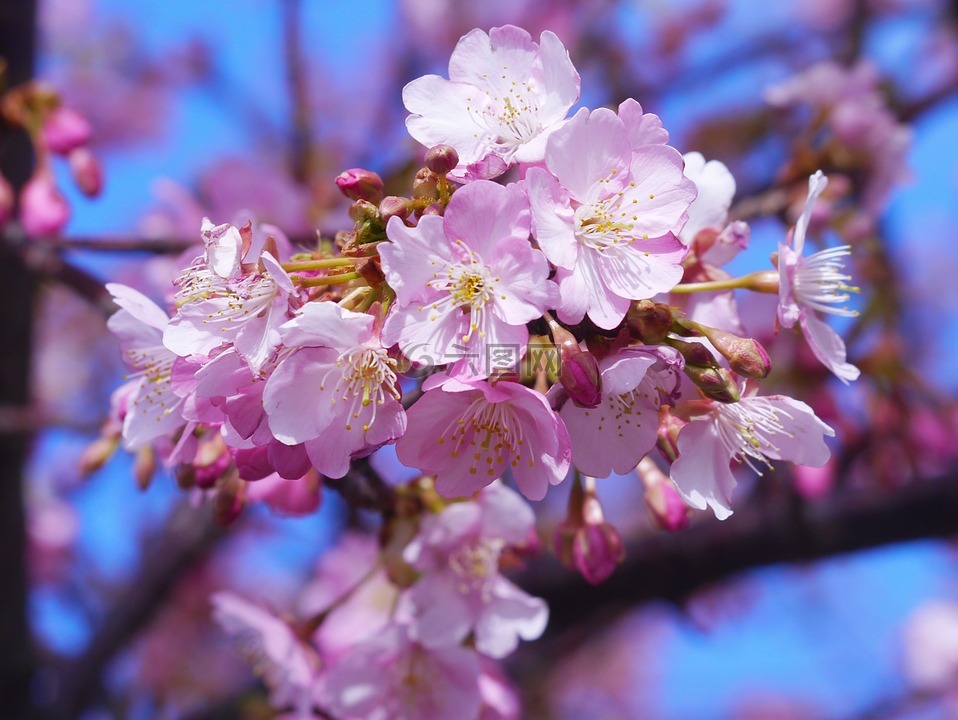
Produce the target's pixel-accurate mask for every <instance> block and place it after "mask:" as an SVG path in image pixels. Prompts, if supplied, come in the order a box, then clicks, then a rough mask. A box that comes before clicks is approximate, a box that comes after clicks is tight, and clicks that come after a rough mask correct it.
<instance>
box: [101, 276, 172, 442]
mask: <svg viewBox="0 0 958 720" xmlns="http://www.w3.org/2000/svg"><path fill="white" fill-rule="evenodd" d="M106 289H107V290H108V291H109V292H110V294H111V295H112V296H113V300H114V301H115V302H116V304H117V305H119V306H120V310H119V312H116V313H114V314H113V315H112V316H111V317H110V319H109V321H108V323H107V325H108V326H109V328H110V330H111V331H112V332H113V334H114V335H116V336H117V337H118V338H119V339H120V346H121V348H122V350H123V356H124V359H125V360H126V362H127V363H128V364H129V365H130V366H131V367H132V368H133V369H134V371H135V373H134V374H133V375H132V376H130V377H131V378H132V379H130V380H129V382H128V383H127V384H126V385H124V386H123V388H121V391H120V394H121V395H122V396H123V397H124V399H125V406H126V407H125V414H124V416H123V445H124V447H125V448H126V449H127V450H134V449H136V448H139V447H143V446H144V445H147V444H149V443H150V442H151V441H152V440H154V439H156V438H159V437H163V436H164V435H169V434H171V433H172V432H173V431H175V430H177V429H178V428H179V427H181V426H182V425H183V423H184V420H183V415H182V407H183V399H182V398H180V397H178V396H177V395H176V394H175V393H174V392H173V386H172V383H171V373H172V369H173V363H174V361H175V360H176V359H177V358H176V355H174V354H173V353H172V352H170V351H169V350H168V349H167V348H166V347H165V346H164V345H163V332H164V330H165V329H166V327H167V325H168V323H169V317H168V316H167V314H166V313H165V312H163V310H161V309H160V308H159V307H158V306H157V305H156V303H154V302H153V301H152V300H150V299H149V298H148V297H146V295H144V294H143V293H141V292H139V291H137V290H134V289H133V288H131V287H127V286H126V285H120V284H118V283H109V284H108V285H107V286H106Z"/></svg>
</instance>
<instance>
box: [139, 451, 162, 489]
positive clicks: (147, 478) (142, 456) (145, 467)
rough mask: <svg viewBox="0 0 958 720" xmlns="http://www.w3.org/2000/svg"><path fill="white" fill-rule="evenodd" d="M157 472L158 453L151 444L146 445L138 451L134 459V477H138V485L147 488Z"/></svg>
mask: <svg viewBox="0 0 958 720" xmlns="http://www.w3.org/2000/svg"><path fill="white" fill-rule="evenodd" d="M155 472H156V453H154V452H153V448H152V447H151V446H149V445H146V446H145V447H142V448H140V449H139V450H137V451H136V458H135V459H134V461H133V477H134V478H135V479H136V486H137V487H138V488H140V490H147V489H148V488H149V487H150V483H151V482H153V474H154V473H155Z"/></svg>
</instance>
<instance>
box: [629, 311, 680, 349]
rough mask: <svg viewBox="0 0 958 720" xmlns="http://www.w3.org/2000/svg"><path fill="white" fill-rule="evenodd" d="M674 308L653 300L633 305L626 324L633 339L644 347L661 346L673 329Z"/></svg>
mask: <svg viewBox="0 0 958 720" xmlns="http://www.w3.org/2000/svg"><path fill="white" fill-rule="evenodd" d="M672 320H673V318H672V308H671V307H669V306H668V305H664V304H662V303H657V302H653V301H651V300H639V301H638V302H634V303H632V307H631V308H630V309H629V314H628V315H627V316H626V322H627V323H628V326H629V332H630V334H631V335H632V337H633V338H635V339H636V340H640V341H641V342H642V343H643V344H644V345H659V344H660V343H662V342H663V341H664V340H665V338H666V336H667V335H668V334H669V331H670V330H671V328H672Z"/></svg>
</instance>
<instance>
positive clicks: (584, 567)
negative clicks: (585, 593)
mask: <svg viewBox="0 0 958 720" xmlns="http://www.w3.org/2000/svg"><path fill="white" fill-rule="evenodd" d="M572 553H573V557H574V562H575V567H576V569H577V570H578V571H579V572H580V573H581V574H582V577H583V578H585V580H586V582H588V583H590V584H591V585H598V584H599V583H601V582H604V581H605V580H607V579H608V578H609V576H610V575H611V574H612V573H613V571H614V570H615V567H616V565H618V564H619V563H620V562H622V559H623V558H624V557H625V548H624V547H623V546H622V538H621V537H620V535H619V531H618V530H616V529H615V526H614V525H610V524H609V523H607V522H603V523H598V524H594V525H593V524H588V525H586V526H585V527H582V528H579V530H578V531H577V532H576V534H575V540H574V541H573V543H572Z"/></svg>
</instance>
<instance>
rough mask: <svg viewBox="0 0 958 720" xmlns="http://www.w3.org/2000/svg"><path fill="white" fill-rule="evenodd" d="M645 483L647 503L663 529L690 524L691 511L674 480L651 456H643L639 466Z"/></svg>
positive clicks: (656, 521) (680, 527)
mask: <svg viewBox="0 0 958 720" xmlns="http://www.w3.org/2000/svg"><path fill="white" fill-rule="evenodd" d="M637 470H638V473H639V477H640V478H641V479H642V484H643V485H645V505H646V507H648V509H649V512H650V513H651V514H652V518H653V519H654V520H655V523H656V525H658V526H659V527H660V528H662V529H663V530H668V531H669V532H675V531H676V530H681V529H682V528H684V527H686V526H687V525H688V524H689V511H688V508H687V507H686V505H685V503H684V502H682V498H681V496H680V495H679V493H678V490H676V489H675V486H674V485H673V484H672V481H671V480H670V479H669V478H668V477H667V476H666V475H665V473H664V472H662V471H661V470H660V469H659V466H658V465H656V464H655V461H654V460H652V459H651V458H649V457H644V458H642V460H641V462H639V467H638V468H637Z"/></svg>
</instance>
